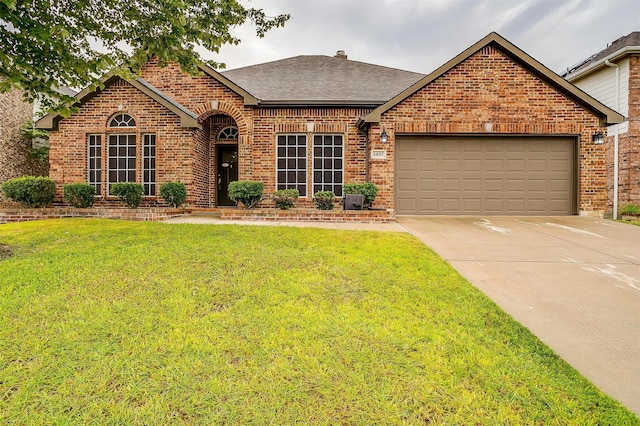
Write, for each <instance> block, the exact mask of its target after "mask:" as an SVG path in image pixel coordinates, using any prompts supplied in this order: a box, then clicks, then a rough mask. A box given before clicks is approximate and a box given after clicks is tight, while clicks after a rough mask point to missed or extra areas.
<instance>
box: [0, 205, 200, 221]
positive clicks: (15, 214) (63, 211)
mask: <svg viewBox="0 0 640 426" xmlns="http://www.w3.org/2000/svg"><path fill="white" fill-rule="evenodd" d="M185 213H189V211H188V210H184V209H172V208H162V207H157V208H140V209H127V208H106V209H105V208H92V209H77V208H73V207H47V208H42V209H25V208H2V209H0V224H2V223H11V222H28V221H31V220H44V219H62V218H71V217H95V218H107V219H124V220H140V221H160V220H165V219H171V218H172V217H178V216H182V215H184V214H185Z"/></svg>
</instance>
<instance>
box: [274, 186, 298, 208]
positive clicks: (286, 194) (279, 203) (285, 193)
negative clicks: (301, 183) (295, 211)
mask: <svg viewBox="0 0 640 426" xmlns="http://www.w3.org/2000/svg"><path fill="white" fill-rule="evenodd" d="M299 196H300V192H298V190H297V189H281V190H279V191H276V192H274V193H273V202H274V203H276V207H277V208H279V209H280V210H289V209H290V208H291V207H293V206H294V204H295V202H296V200H297V199H298V197H299Z"/></svg>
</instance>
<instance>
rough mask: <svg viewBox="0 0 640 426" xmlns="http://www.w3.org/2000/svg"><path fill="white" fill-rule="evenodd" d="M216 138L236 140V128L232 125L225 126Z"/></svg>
mask: <svg viewBox="0 0 640 426" xmlns="http://www.w3.org/2000/svg"><path fill="white" fill-rule="evenodd" d="M218 140H225V141H237V140H238V128H237V127H234V126H229V127H225V128H224V129H222V130H220V133H218Z"/></svg>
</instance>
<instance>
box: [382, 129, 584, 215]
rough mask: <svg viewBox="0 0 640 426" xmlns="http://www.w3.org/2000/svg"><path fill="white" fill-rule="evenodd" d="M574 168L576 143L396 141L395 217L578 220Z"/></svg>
mask: <svg viewBox="0 0 640 426" xmlns="http://www.w3.org/2000/svg"><path fill="white" fill-rule="evenodd" d="M574 164H575V142H574V139H573V138H557V137H526V136H525V137H491V138H488V137H427V136H413V137H402V136H398V137H397V138H396V161H395V173H396V175H395V176H396V179H395V182H396V210H397V212H398V213H399V214H460V215H472V214H483V215H484V214H494V215H569V214H574V213H575V205H576V202H575V198H576V197H575V186H576V184H575V182H576V179H575V176H576V173H575V172H574V170H575V166H574Z"/></svg>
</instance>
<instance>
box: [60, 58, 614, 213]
mask: <svg viewBox="0 0 640 426" xmlns="http://www.w3.org/2000/svg"><path fill="white" fill-rule="evenodd" d="M141 75H142V77H143V78H144V79H145V80H147V81H148V82H149V83H150V84H152V85H153V86H155V87H156V88H158V89H159V90H161V91H162V92H164V93H165V94H166V95H168V96H170V97H171V98H173V99H174V100H176V101H177V102H179V103H180V104H182V105H183V106H185V107H186V108H188V109H190V110H191V111H193V112H195V113H196V114H197V115H198V117H199V118H198V120H199V122H200V123H201V124H202V129H187V128H182V127H180V120H179V118H178V117H177V116H176V115H175V114H173V113H172V112H170V111H168V110H167V109H166V108H164V107H162V106H161V105H159V104H158V103H156V102H155V101H153V100H152V99H151V98H149V97H147V96H146V95H144V94H142V93H141V92H139V91H137V90H136V89H135V88H134V87H132V86H131V85H129V84H128V83H126V82H125V81H123V80H119V81H118V82H117V83H115V84H112V85H111V86H109V87H106V88H105V89H104V90H103V91H101V92H100V93H98V94H96V96H94V97H93V98H91V99H90V100H89V101H87V102H86V103H85V104H84V105H83V106H82V107H81V109H80V111H79V112H78V113H76V114H74V115H72V116H71V117H69V118H66V119H63V120H61V122H60V124H59V129H58V130H57V131H53V132H52V135H51V145H52V150H51V176H52V177H53V178H54V180H56V182H57V183H58V185H59V188H61V186H60V185H61V184H63V183H70V182H77V181H81V182H85V181H86V179H87V158H86V157H87V134H89V133H97V134H102V135H103V157H102V160H103V164H104V165H106V161H107V158H106V143H107V139H106V135H108V134H110V132H111V130H110V129H108V128H107V127H106V126H107V121H108V119H109V118H110V117H111V116H113V115H114V114H115V113H118V112H127V113H129V114H131V115H132V116H133V117H134V118H135V119H136V121H137V123H138V125H137V128H136V130H135V131H136V134H137V135H138V138H137V140H138V148H139V150H138V152H140V144H141V139H142V138H141V137H140V135H141V134H143V133H147V132H149V133H155V134H156V143H157V170H158V172H157V178H156V180H157V182H158V184H160V183H162V182H165V181H171V180H178V181H181V182H183V183H185V184H186V185H187V192H188V199H187V202H188V204H190V205H192V206H196V207H211V206H213V205H214V204H215V199H216V194H215V188H216V178H215V165H216V161H215V160H216V159H215V154H216V149H215V147H216V146H217V144H218V143H222V142H220V141H218V140H217V134H218V132H219V131H220V129H222V128H223V127H226V126H229V125H235V126H237V127H238V131H239V137H238V152H239V179H241V180H247V179H251V180H257V181H261V182H263V183H264V184H265V195H266V197H265V201H263V203H262V206H263V207H271V206H272V202H271V201H270V200H269V198H270V197H269V195H270V194H271V193H272V192H273V191H274V190H275V182H276V146H275V143H276V136H277V135H278V134H282V133H302V134H306V135H307V142H308V147H309V149H308V150H307V152H308V158H307V182H308V186H307V189H308V193H309V195H311V193H312V187H311V182H312V180H313V179H312V170H313V162H312V149H311V146H312V135H314V134H321V133H338V134H342V135H344V141H345V153H344V155H345V162H344V163H345V168H344V181H345V182H365V181H366V180H367V162H368V161H369V160H368V155H367V144H368V142H367V135H366V134H365V133H362V132H360V131H359V130H358V129H357V128H356V122H357V120H358V119H359V118H360V117H363V116H365V115H366V114H367V113H369V112H370V109H357V108H268V107H253V106H245V105H244V103H243V98H242V97H241V96H239V95H238V94H236V93H234V92H233V91H231V90H230V89H228V88H227V87H225V86H224V85H222V84H221V83H220V82H218V81H217V80H215V79H214V78H212V77H211V76H209V75H198V76H190V75H187V74H184V73H183V72H181V71H180V69H179V67H178V66H177V65H169V66H168V67H167V68H159V67H158V66H157V63H155V61H154V60H151V61H149V63H147V64H146V65H145V66H144V67H143V68H142V70H141ZM488 123H490V124H488ZM381 127H384V128H385V129H386V131H387V133H388V134H389V143H388V144H386V145H381V144H380V142H379V134H380V130H381ZM487 129H490V130H489V132H490V133H491V134H532V135H533V134H535V135H540V134H553V135H575V136H576V137H577V138H578V139H579V150H580V152H579V157H580V167H579V209H580V210H581V211H585V212H590V211H597V212H600V211H602V210H604V209H605V208H606V206H607V193H606V180H607V159H606V148H603V147H602V146H595V145H593V144H592V143H591V135H592V134H593V133H594V132H595V131H596V130H597V129H600V128H599V127H598V118H597V117H596V116H595V115H593V114H591V113H590V112H588V111H586V110H585V109H584V108H582V107H581V106H579V105H577V104H575V103H574V102H573V101H571V100H569V99H567V98H566V97H565V96H564V95H562V94H560V93H558V92H557V91H556V90H555V89H553V88H551V87H550V86H548V85H547V84H546V83H544V82H543V81H541V80H540V79H538V78H537V77H535V76H533V75H532V74H531V73H530V72H529V71H527V70H525V69H523V68H522V67H521V66H520V65H518V64H517V63H515V62H514V61H512V60H511V59H510V58H509V57H508V56H506V55H505V54H504V53H502V52H501V51H500V50H498V49H495V48H492V47H486V48H484V49H482V50H481V51H479V52H478V53H476V54H474V55H472V56H471V57H470V58H469V59H467V60H466V61H464V62H463V63H461V64H459V65H458V66H457V67H455V68H454V69H452V70H450V71H449V72H447V73H446V74H444V75H443V76H441V77H440V78H438V79H437V80H435V81H433V82H432V83H430V84H429V85H428V86H426V87H424V88H423V89H421V90H419V91H418V92H417V93H415V94H414V95H412V96H411V97H409V98H407V99H406V100H404V101H403V102H401V103H400V104H398V105H396V106H395V107H394V108H392V109H391V110H389V111H388V112H386V113H385V114H383V116H382V120H381V123H380V124H379V125H375V126H373V127H372V128H371V129H370V131H369V140H370V141H371V146H370V147H369V148H373V149H380V148H382V149H386V150H387V151H388V158H387V160H375V161H369V165H370V171H369V178H370V180H371V181H372V182H373V183H375V184H376V185H378V187H379V189H380V191H379V195H378V198H377V199H376V201H375V204H374V205H375V206H376V207H382V208H389V209H393V208H394V179H393V177H394V176H393V174H394V166H393V164H394V140H395V134H398V133H467V134H468V133H472V134H486V133H488V130H487ZM140 168H141V163H140V160H139V163H138V181H140V179H141V171H140ZM103 188H104V189H103V194H102V195H103V196H106V193H105V191H106V173H104V172H103ZM60 191H61V189H59V193H58V197H60V194H61V192H60ZM155 200H156V201H158V202H159V198H158V197H156V198H155ZM58 201H59V199H58ZM148 201H153V200H148ZM298 206H299V207H311V206H312V200H311V197H310V196H309V197H307V198H302V199H300V201H299V203H298ZM385 217H386V216H385Z"/></svg>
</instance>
